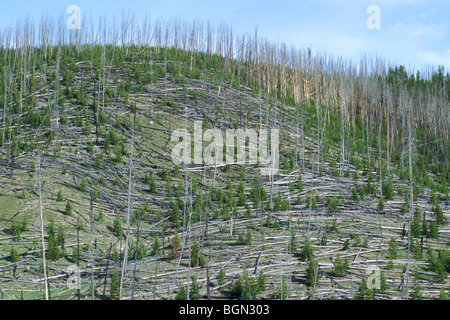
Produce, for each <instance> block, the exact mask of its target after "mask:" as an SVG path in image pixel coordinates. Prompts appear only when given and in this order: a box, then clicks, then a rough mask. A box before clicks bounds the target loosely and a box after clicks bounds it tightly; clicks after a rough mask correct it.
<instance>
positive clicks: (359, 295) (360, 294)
mask: <svg viewBox="0 0 450 320" xmlns="http://www.w3.org/2000/svg"><path fill="white" fill-rule="evenodd" d="M354 299H355V300H373V292H372V290H370V289H369V288H368V287H367V280H366V278H362V281H361V284H360V285H359V287H358V291H357V292H356V294H355V297H354Z"/></svg>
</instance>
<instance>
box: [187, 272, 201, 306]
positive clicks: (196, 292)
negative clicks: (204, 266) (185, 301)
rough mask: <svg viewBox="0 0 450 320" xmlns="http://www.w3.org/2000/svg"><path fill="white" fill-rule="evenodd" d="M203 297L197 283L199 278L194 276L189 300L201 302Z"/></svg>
mask: <svg viewBox="0 0 450 320" xmlns="http://www.w3.org/2000/svg"><path fill="white" fill-rule="evenodd" d="M201 297H202V296H201V295H200V286H199V284H198V281H197V276H196V275H195V274H194V275H192V278H191V286H190V288H189V299H190V300H199V299H200V298H201Z"/></svg>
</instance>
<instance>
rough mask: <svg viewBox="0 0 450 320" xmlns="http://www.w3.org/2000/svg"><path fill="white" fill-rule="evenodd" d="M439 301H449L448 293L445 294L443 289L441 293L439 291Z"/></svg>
mask: <svg viewBox="0 0 450 320" xmlns="http://www.w3.org/2000/svg"><path fill="white" fill-rule="evenodd" d="M438 299H439V300H447V293H446V292H445V289H444V288H441V291H439V298H438Z"/></svg>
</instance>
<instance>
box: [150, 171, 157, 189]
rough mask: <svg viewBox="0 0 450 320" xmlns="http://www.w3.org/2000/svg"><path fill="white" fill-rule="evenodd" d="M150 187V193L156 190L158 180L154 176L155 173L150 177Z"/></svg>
mask: <svg viewBox="0 0 450 320" xmlns="http://www.w3.org/2000/svg"><path fill="white" fill-rule="evenodd" d="M149 187H150V193H155V192H156V181H155V178H154V177H153V175H152V176H151V177H150V182H149Z"/></svg>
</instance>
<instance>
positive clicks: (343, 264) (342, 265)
mask: <svg viewBox="0 0 450 320" xmlns="http://www.w3.org/2000/svg"><path fill="white" fill-rule="evenodd" d="M349 268H350V266H349V263H348V260H347V259H346V260H342V259H341V256H340V254H337V255H336V258H335V259H334V261H333V268H332V269H331V274H332V275H333V276H335V277H345V276H346V275H347V273H348V269H349Z"/></svg>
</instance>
